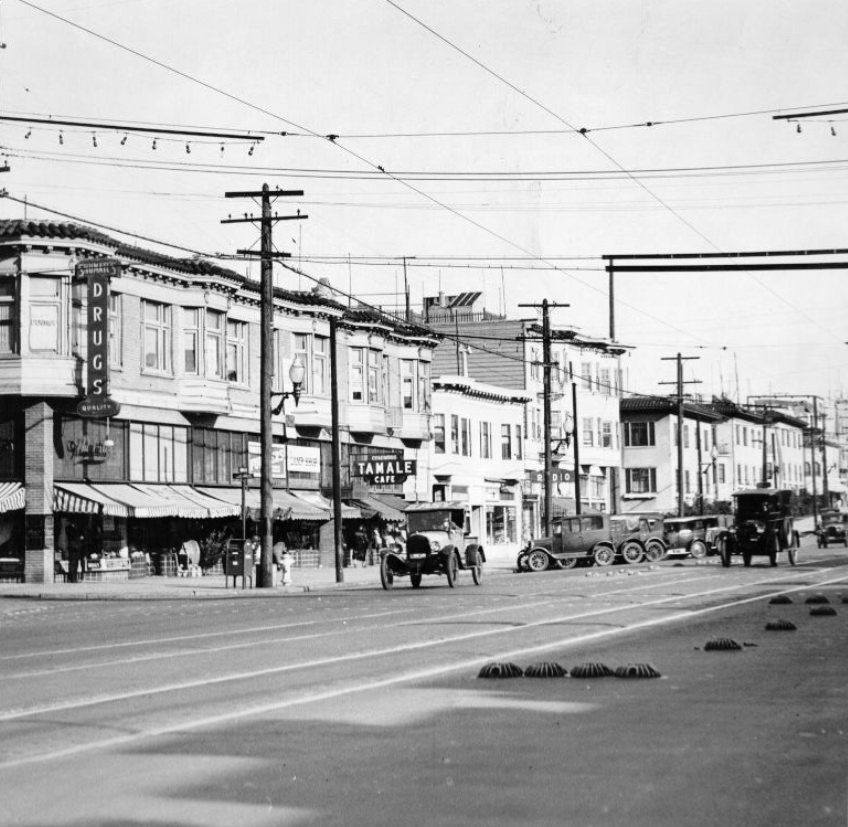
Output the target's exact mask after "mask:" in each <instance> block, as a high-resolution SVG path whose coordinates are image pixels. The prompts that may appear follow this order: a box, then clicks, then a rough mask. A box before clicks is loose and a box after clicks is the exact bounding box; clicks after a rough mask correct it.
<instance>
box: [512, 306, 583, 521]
mask: <svg viewBox="0 0 848 827" xmlns="http://www.w3.org/2000/svg"><path fill="white" fill-rule="evenodd" d="M518 306H519V307H533V308H536V309H539V308H541V309H542V398H543V407H542V410H543V414H542V423H543V424H542V427H543V428H544V436H543V446H544V457H545V483H544V484H545V508H544V513H543V515H542V529H543V532H542V533H543V534H544V536H545V537H550V536H551V516H552V511H553V492H552V487H553V483H552V473H553V471H552V466H553V459H552V456H551V418H552V417H551V317H550V309H551V308H552V307H570V306H571V305H568V304H557V303H555V302H549V301H548V300H547V299H543V301H542V303H541V304H519V305H518ZM575 418H576V417H575ZM575 427H576V426H575ZM574 471H575V479H576V477H577V475H578V474H579V472H580V469H579V468H575V469H574ZM577 490H578V491H579V488H578V489H577ZM577 513H578V514H579V513H580V505H579V502H578V504H577Z"/></svg>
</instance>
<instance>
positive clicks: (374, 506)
mask: <svg viewBox="0 0 848 827" xmlns="http://www.w3.org/2000/svg"><path fill="white" fill-rule="evenodd" d="M394 499H395V500H397V502H398V503H400V504H402V505H404V506H405V505H406V501H405V500H401V499H400V498H398V497H395V498H394ZM347 503H348V504H349V505H351V506H352V507H354V508H358V509H359V510H360V513H361V514H362V516H363V517H364V518H365V519H370V518H371V517H381V518H382V519H383V520H388V521H390V522H395V523H399V522H403V519H404V517H403V509H402V508H398V507H397V506H396V505H393V504H391V503H388V502H385V501H384V500H381V499H378V498H377V497H376V496H375V495H373V494H365V495H363V496H361V497H355V498H353V499H350V500H347ZM342 516H344V515H342Z"/></svg>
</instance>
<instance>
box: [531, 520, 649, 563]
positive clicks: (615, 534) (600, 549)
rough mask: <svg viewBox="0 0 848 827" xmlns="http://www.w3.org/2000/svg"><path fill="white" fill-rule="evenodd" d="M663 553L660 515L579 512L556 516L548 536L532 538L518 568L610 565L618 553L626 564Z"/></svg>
mask: <svg viewBox="0 0 848 827" xmlns="http://www.w3.org/2000/svg"><path fill="white" fill-rule="evenodd" d="M664 553H665V545H664V543H663V541H662V518H661V517H660V516H659V515H651V516H648V515H632V516H629V515H615V516H610V515H609V514H581V515H573V516H564V517H556V518H555V519H554V520H553V522H552V525H551V536H550V537H539V538H535V539H534V540H532V541H531V543H530V546H529V548H527V549H524V550H523V551H522V552H521V553H520V554H519V555H518V568H519V570H521V571H545V569H549V568H554V567H556V568H563V569H570V568H573V567H574V566H576V565H577V564H578V563H579V562H587V563H590V564H592V563H594V564H595V565H598V566H609V565H611V564H612V563H613V562H615V558H616V556H619V555H620V556H621V558H622V559H624V561H625V562H627V563H638V562H639V561H640V560H642V559H643V557H646V556H647V557H648V559H651V560H654V559H661V558H662V556H663V554H664Z"/></svg>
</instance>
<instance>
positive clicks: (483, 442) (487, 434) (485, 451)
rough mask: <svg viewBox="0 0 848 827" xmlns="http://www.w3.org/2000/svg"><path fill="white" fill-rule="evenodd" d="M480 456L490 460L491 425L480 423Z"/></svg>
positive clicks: (489, 423)
mask: <svg viewBox="0 0 848 827" xmlns="http://www.w3.org/2000/svg"><path fill="white" fill-rule="evenodd" d="M480 456H481V457H482V458H483V459H491V458H492V423H491V422H481V423H480Z"/></svg>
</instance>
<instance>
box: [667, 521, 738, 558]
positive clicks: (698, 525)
mask: <svg viewBox="0 0 848 827" xmlns="http://www.w3.org/2000/svg"><path fill="white" fill-rule="evenodd" d="M730 522H731V520H730V518H729V517H728V516H726V515H724V514H703V515H700V516H696V517H666V519H665V542H666V545H667V546H668V553H669V554H691V555H692V556H693V557H694V558H695V559H696V560H700V559H701V558H703V557H706V556H707V555H710V554H716V553H717V551H718V549H717V547H716V540H717V539H718V537H720V536H721V535H722V534H723V533H724V532H725V531H726V530H727V529H728V527H729V524H730Z"/></svg>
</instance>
